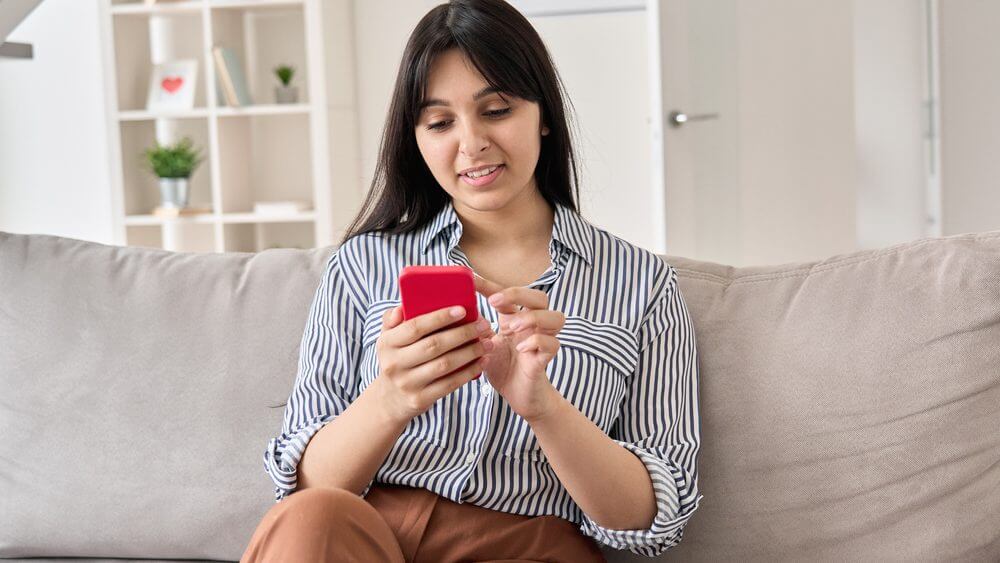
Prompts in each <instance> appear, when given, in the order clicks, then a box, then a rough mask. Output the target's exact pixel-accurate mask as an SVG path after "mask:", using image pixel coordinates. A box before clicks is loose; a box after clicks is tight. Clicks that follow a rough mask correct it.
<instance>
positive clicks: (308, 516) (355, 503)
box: [279, 487, 374, 523]
mask: <svg viewBox="0 0 1000 563" xmlns="http://www.w3.org/2000/svg"><path fill="white" fill-rule="evenodd" d="M281 503H285V506H284V510H285V511H287V512H288V513H289V514H290V515H293V516H294V517H295V519H297V520H302V521H306V522H313V523H316V522H330V523H332V522H334V521H336V520H337V519H340V518H345V517H347V516H348V515H350V514H356V513H357V512H358V511H361V512H365V511H366V509H370V510H374V508H372V507H371V506H370V505H369V504H368V503H367V502H365V500H364V499H362V498H361V497H360V496H358V495H356V494H354V493H352V492H350V491H348V490H346V489H331V488H323V487H311V488H308V489H302V490H301V491H295V492H293V493H292V494H290V495H288V496H287V497H285V499H284V500H282V501H281ZM281 503H279V504H281Z"/></svg>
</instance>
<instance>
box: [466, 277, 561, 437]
mask: <svg viewBox="0 0 1000 563" xmlns="http://www.w3.org/2000/svg"><path fill="white" fill-rule="evenodd" d="M475 285H476V290H477V291H478V292H479V293H482V294H483V295H485V296H487V297H488V298H489V301H490V304H491V305H493V307H494V308H495V309H496V310H497V313H499V325H500V326H499V328H500V330H499V331H498V333H497V334H496V335H494V336H493V338H491V339H490V341H491V342H492V343H493V344H494V347H493V349H492V350H490V351H489V352H487V354H486V355H487V356H489V358H490V359H489V363H487V364H486V367H485V368H484V373H485V374H486V378H487V379H488V380H489V382H490V385H492V386H493V388H494V389H496V390H497V393H500V395H501V396H503V398H504V399H506V400H507V402H508V403H509V404H510V406H511V409H513V410H514V412H516V413H517V414H519V415H520V416H521V417H522V418H524V419H525V420H528V421H531V420H534V419H537V418H540V417H541V416H544V415H545V414H547V413H548V412H549V411H550V410H551V409H552V408H553V407H554V406H555V398H556V395H558V394H559V392H558V391H557V390H556V389H555V388H554V387H553V386H552V382H551V381H549V377H548V375H547V374H546V371H545V370H546V368H547V367H548V365H549V362H550V361H552V358H554V357H555V355H556V352H557V351H558V350H559V340H558V339H557V338H556V334H558V333H559V331H560V330H562V327H563V325H564V324H565V323H566V316H565V315H563V314H562V313H561V312H559V311H551V310H549V296H548V295H546V293H545V292H544V291H541V290H538V289H530V288H527V287H508V288H504V287H503V286H501V285H499V284H497V283H495V282H492V281H490V280H487V279H486V278H482V277H480V276H478V275H476V276H475Z"/></svg>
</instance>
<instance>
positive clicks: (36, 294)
mask: <svg viewBox="0 0 1000 563" xmlns="http://www.w3.org/2000/svg"><path fill="white" fill-rule="evenodd" d="M331 252H332V247H327V248H317V249H310V250H297V249H272V250H266V251H263V252H260V253H257V254H250V253H227V254H214V253H205V254H195V253H174V252H167V251H163V250H157V249H151V248H142V247H116V246H107V245H102V244H97V243H92V242H85V241H79V240H75V239H69V238H63V237H56V236H48V235H17V234H11V233H2V232H0V430H2V435H3V437H4V438H5V439H4V440H0V460H2V463H0V514H2V515H3V519H4V520H5V522H4V525H3V526H0V557H25V556H81V557H124V558H187V559H219V560H237V559H238V558H239V556H240V555H241V553H242V551H243V549H244V548H245V547H246V544H247V542H248V541H249V538H250V534H251V533H252V532H253V530H254V528H255V527H256V525H257V524H258V522H259V521H260V519H261V517H262V516H263V514H264V513H265V512H266V511H267V509H268V508H270V507H271V506H272V504H273V485H272V484H271V482H270V480H269V479H268V478H267V476H266V475H265V473H264V470H263V462H262V459H261V455H262V453H263V449H264V446H265V445H266V442H267V440H268V439H270V437H272V436H273V435H275V434H276V433H277V432H278V431H279V430H280V425H281V417H282V412H283V411H282V409H281V408H269V407H270V406H274V405H279V404H281V403H283V402H284V401H286V400H287V398H288V393H289V392H290V390H291V387H292V383H293V381H294V378H295V369H296V365H297V359H298V347H299V344H300V339H301V336H302V331H303V328H304V326H305V319H306V314H307V310H308V307H309V304H310V301H311V299H312V297H313V294H314V292H315V290H316V287H317V285H318V282H319V277H320V275H321V273H322V270H323V268H324V266H325V264H326V261H327V259H328V258H329V255H330V253H331ZM664 259H665V260H667V262H668V263H670V264H671V265H673V266H674V267H675V268H676V269H677V271H678V275H679V283H680V288H681V292H682V295H683V297H684V299H685V302H686V304H687V306H688V308H689V310H690V313H691V316H692V319H693V321H694V325H695V332H696V340H697V344H698V353H699V386H700V416H701V422H702V450H701V452H700V455H699V479H700V481H699V486H700V490H701V493H702V494H704V499H702V503H701V505H700V507H699V510H698V512H697V513H696V514H695V515H694V517H693V518H692V520H691V522H690V523H689V524H688V526H687V528H686V529H685V533H684V539H683V541H682V542H681V544H680V545H678V546H677V547H675V548H673V549H671V550H669V551H668V552H666V553H665V554H664V555H663V556H662V559H664V560H666V559H677V558H679V559H682V560H686V561H687V560H690V561H717V560H732V559H738V560H774V559H781V558H789V559H809V560H814V559H820V560H822V559H865V560H881V559H889V560H904V559H963V558H965V559H977V558H981V559H991V558H992V559H997V558H998V557H1000V525H998V515H1000V432H998V431H997V429H998V428H1000V406H998V405H1000V231H991V232H986V233H970V234H965V235H957V236H951V237H940V238H933V239H921V240H918V241H913V242H909V243H904V244H900V245H896V246H893V247H888V248H883V249H878V250H868V251H859V252H854V253H850V254H844V255H839V256H835V257H831V258H829V259H826V260H822V261H816V262H809V263H797V264H784V265H774V266H760V267H750V268H736V267H730V266H726V265H721V264H714V263H710V262H702V261H697V260H692V259H688V258H684V257H679V256H669V255H668V256H665V257H664ZM606 553H607V554H608V556H609V560H611V561H630V560H634V561H648V559H646V558H642V557H639V556H630V555H628V554H627V553H625V552H612V551H606Z"/></svg>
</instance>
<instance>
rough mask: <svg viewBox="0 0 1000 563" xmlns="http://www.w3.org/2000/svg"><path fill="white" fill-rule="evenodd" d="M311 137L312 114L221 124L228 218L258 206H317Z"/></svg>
mask: <svg viewBox="0 0 1000 563" xmlns="http://www.w3.org/2000/svg"><path fill="white" fill-rule="evenodd" d="M309 132H310V124H309V115H306V114H298V115H257V116H243V117H228V118H225V119H218V133H219V179H220V182H221V185H222V190H221V193H222V202H221V210H222V212H223V214H224V215H223V216H224V217H225V216H226V214H230V213H252V212H253V209H254V202H255V201H276V200H301V201H308V202H310V204H311V205H315V202H314V200H313V189H312V185H313V176H312V159H311V157H310V155H311V154H312V147H311V142H310V135H309ZM260 217H266V215H261V216H260Z"/></svg>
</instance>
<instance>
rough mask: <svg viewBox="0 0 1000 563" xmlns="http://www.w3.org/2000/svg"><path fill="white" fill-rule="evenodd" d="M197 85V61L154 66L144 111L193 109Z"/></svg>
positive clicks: (189, 60)
mask: <svg viewBox="0 0 1000 563" xmlns="http://www.w3.org/2000/svg"><path fill="white" fill-rule="evenodd" d="M197 83H198V61H197V60H195V59H185V60H177V61H170V62H166V63H160V64H157V65H154V67H153V73H152V75H151V76H150V79H149V94H148V96H147V98H146V109H147V110H149V111H163V110H168V111H169V110H185V109H192V108H193V107H194V92H195V87H196V86H197Z"/></svg>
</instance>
